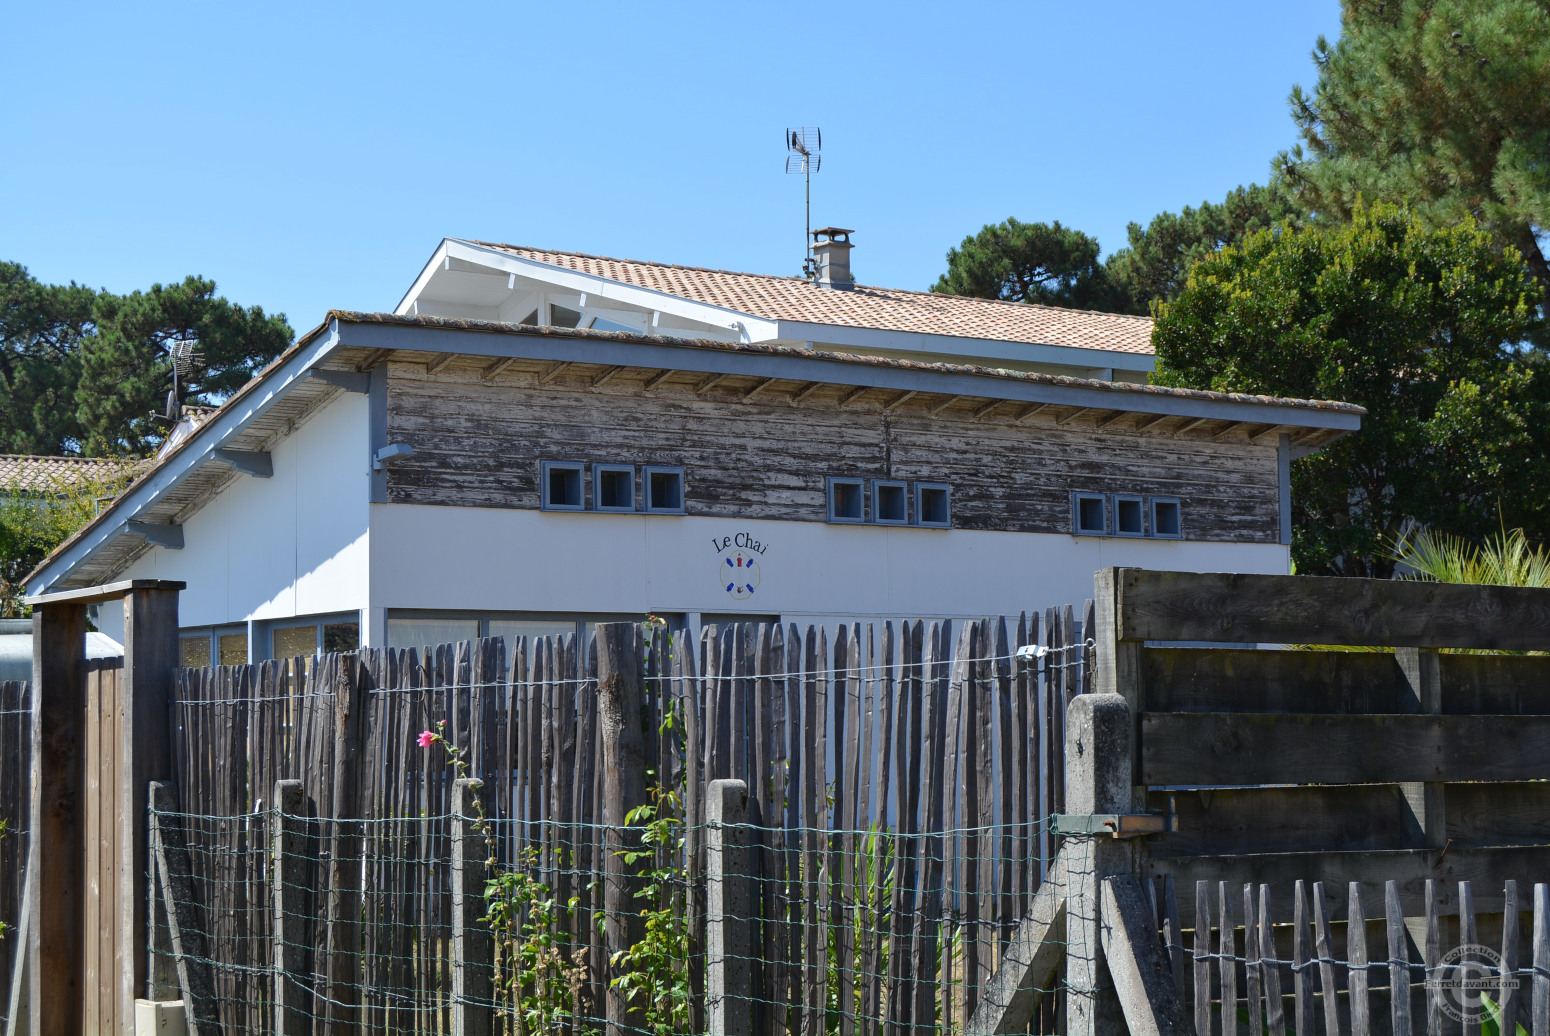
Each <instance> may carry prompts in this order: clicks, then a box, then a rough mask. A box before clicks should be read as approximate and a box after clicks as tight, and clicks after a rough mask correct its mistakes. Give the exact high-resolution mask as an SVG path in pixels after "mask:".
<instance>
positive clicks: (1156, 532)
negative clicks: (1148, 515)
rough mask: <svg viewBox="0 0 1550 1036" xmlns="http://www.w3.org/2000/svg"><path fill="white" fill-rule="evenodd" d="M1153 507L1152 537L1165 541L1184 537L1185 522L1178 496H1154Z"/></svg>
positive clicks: (1152, 499)
mask: <svg viewBox="0 0 1550 1036" xmlns="http://www.w3.org/2000/svg"><path fill="white" fill-rule="evenodd" d="M1150 502H1151V505H1152V535H1153V536H1156V537H1159V538H1161V539H1165V540H1177V539H1183V537H1184V520H1183V516H1182V514H1181V513H1180V509H1179V498H1178V497H1176V496H1154V497H1152V498H1151V501H1150Z"/></svg>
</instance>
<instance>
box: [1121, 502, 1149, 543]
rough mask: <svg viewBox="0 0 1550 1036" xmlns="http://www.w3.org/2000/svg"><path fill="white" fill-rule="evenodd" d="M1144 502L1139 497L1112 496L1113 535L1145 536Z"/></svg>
mask: <svg viewBox="0 0 1550 1036" xmlns="http://www.w3.org/2000/svg"><path fill="white" fill-rule="evenodd" d="M1144 505H1145V502H1144V501H1143V500H1142V499H1141V498H1140V497H1139V496H1126V495H1124V494H1121V493H1115V494H1114V535H1116V536H1144V535H1146V519H1145V517H1144V515H1145V513H1146V508H1145V506H1144Z"/></svg>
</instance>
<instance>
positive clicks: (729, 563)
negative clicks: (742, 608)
mask: <svg viewBox="0 0 1550 1036" xmlns="http://www.w3.org/2000/svg"><path fill="white" fill-rule="evenodd" d="M710 542H711V545H712V546H713V547H714V548H715V550H716V582H717V583H718V584H719V585H720V586H721V589H722V590H724V591H725V592H726V594H727V596H728V597H730V598H732V599H733V600H734V601H746V600H749V599H750V598H752V597H753V595H754V594H755V593H756V592H757V591H758V589H759V583H760V581H761V580H762V579H763V576H764V570H763V566H762V565H761V564H760V559H761V558H762V557H763V556H764V552H765V551H766V550H767V549H768V548H769V544H767V543H761V542H759V541H758V540H756V539H754V538H753V537H752V536H750V535H748V533H746V532H739V533H735V534H733V535H731V536H713V537H711V541H710Z"/></svg>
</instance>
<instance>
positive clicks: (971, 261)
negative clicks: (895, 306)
mask: <svg viewBox="0 0 1550 1036" xmlns="http://www.w3.org/2000/svg"><path fill="white" fill-rule="evenodd" d="M931 290H932V291H934V292H939V293H942V294H947V295H968V296H972V297H974V298H981V299H1002V300H1004V301H1008V302H1034V303H1038V304H1040V305H1045V306H1065V307H1068V308H1076V309H1101V308H1105V307H1106V306H1107V305H1108V304H1109V302H1110V299H1111V291H1110V288H1109V284H1108V278H1107V276H1106V275H1105V273H1104V269H1103V266H1102V265H1101V264H1100V263H1099V262H1098V242H1097V240H1096V239H1094V238H1092V237H1089V236H1088V235H1086V234H1084V233H1082V232H1081V231H1080V230H1072V229H1071V228H1069V227H1063V226H1061V225H1060V223H1059V222H1055V223H1022V222H1019V221H1018V220H1016V219H1009V220H1007V221H1006V222H1005V223H998V224H995V225H994V226H991V225H988V224H987V225H986V226H985V227H983V228H982V229H981V230H980V232H979V233H978V234H975V235H973V236H972V237H966V238H964V239H963V243H962V244H960V245H959V246H958V247H957V248H952V249H949V250H948V252H947V273H945V274H943V275H942V276H941V277H940V278H939V279H938V280H937V282H936V284H934V285H932V287H931Z"/></svg>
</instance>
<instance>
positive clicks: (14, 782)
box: [0, 680, 32, 1019]
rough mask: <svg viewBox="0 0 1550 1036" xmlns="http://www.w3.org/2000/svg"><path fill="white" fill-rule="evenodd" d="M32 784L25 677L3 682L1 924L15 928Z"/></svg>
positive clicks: (6, 965) (10, 962) (0, 1009)
mask: <svg viewBox="0 0 1550 1036" xmlns="http://www.w3.org/2000/svg"><path fill="white" fill-rule="evenodd" d="M31 789H32V692H31V689H30V685H29V684H28V683H27V681H25V680H4V681H0V824H3V825H4V830H3V831H0V925H5V926H7V929H14V928H15V926H16V924H17V919H18V917H19V916H20V913H21V905H22V891H23V884H24V882H25V881H26V878H27V868H26V867H25V866H24V864H25V863H26V860H27V838H28V830H27V828H28V815H29V811H30V809H31V803H30V801H29V796H30V793H31ZM18 952H19V951H18V942H17V939H16V938H14V937H11V938H3V939H0V983H3V984H0V1019H3V1018H5V1017H7V1015H8V1012H9V1007H10V1004H9V1000H10V995H11V983H10V982H9V979H10V977H11V970H12V967H13V966H14V964H15V961H16V957H17V954H18Z"/></svg>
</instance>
